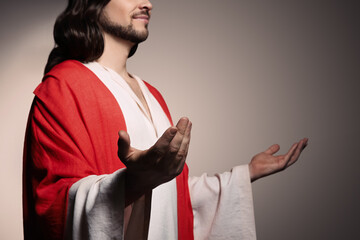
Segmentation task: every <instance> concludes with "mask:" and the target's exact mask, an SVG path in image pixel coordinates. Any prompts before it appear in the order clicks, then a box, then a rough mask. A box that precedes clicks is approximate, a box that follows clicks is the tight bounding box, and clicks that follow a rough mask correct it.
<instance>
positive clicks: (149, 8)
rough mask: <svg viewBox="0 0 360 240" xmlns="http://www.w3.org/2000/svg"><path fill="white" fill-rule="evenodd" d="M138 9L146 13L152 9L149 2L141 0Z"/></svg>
mask: <svg viewBox="0 0 360 240" xmlns="http://www.w3.org/2000/svg"><path fill="white" fill-rule="evenodd" d="M140 8H141V9H146V10H148V11H151V9H152V4H151V2H150V1H149V0H143V1H142V2H141V4H140Z"/></svg>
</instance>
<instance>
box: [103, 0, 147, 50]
mask: <svg viewBox="0 0 360 240" xmlns="http://www.w3.org/2000/svg"><path fill="white" fill-rule="evenodd" d="M151 9H152V5H151V3H150V2H149V0H110V2H109V3H108V4H107V5H106V6H105V7H104V9H103V12H102V13H101V16H100V20H99V23H100V26H101V27H102V29H103V30H104V31H105V32H107V33H109V34H111V35H113V36H115V37H119V38H122V39H125V40H129V41H131V42H133V43H140V42H142V41H145V40H146V38H147V37H148V35H149V31H148V29H147V26H148V23H149V20H150V14H151Z"/></svg>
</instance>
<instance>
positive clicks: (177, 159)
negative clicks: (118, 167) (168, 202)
mask: <svg viewBox="0 0 360 240" xmlns="http://www.w3.org/2000/svg"><path fill="white" fill-rule="evenodd" d="M191 126H192V123H191V122H190V121H189V119H188V118H186V117H183V118H181V119H180V120H179V121H178V123H177V124H176V127H175V126H172V127H169V128H168V129H167V130H166V131H165V132H164V134H163V135H162V136H161V137H160V138H159V139H158V141H157V142H156V143H155V144H154V145H153V146H152V147H151V148H149V149H148V150H144V151H141V150H138V149H135V148H133V147H131V146H130V137H129V135H128V134H127V132H125V131H120V132H119V141H118V156H119V158H120V160H121V161H122V162H123V163H124V164H125V166H126V167H127V170H126V171H127V172H126V180H125V191H126V195H127V196H126V205H128V204H130V203H131V202H133V201H135V200H136V199H137V198H138V197H140V196H141V195H143V194H144V193H145V192H147V191H149V190H151V189H153V188H155V187H156V186H158V185H160V184H162V183H165V182H168V181H170V180H171V179H173V178H175V177H176V176H177V175H179V174H180V173H181V172H182V169H183V167H184V164H185V160H186V156H187V153H188V149H189V143H190V135H191Z"/></svg>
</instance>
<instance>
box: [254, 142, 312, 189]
mask: <svg viewBox="0 0 360 240" xmlns="http://www.w3.org/2000/svg"><path fill="white" fill-rule="evenodd" d="M307 142H308V139H307V138H304V139H302V140H300V141H299V142H297V143H294V144H293V145H292V147H291V148H290V150H289V151H288V152H287V153H286V154H284V155H278V156H274V154H275V153H277V152H278V151H279V149H280V146H279V145H278V144H274V145H272V146H270V147H269V148H268V149H267V150H266V151H264V152H261V153H259V154H257V155H255V156H254V157H253V158H252V159H251V162H250V163H249V171H250V178H251V182H253V181H255V180H257V179H259V178H262V177H265V176H268V175H271V174H274V173H276V172H279V171H283V170H285V169H286V168H288V167H289V166H291V165H292V164H294V163H295V162H296V161H297V160H298V158H299V156H300V153H301V152H302V150H304V148H305V147H306V146H307Z"/></svg>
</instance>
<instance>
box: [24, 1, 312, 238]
mask: <svg viewBox="0 0 360 240" xmlns="http://www.w3.org/2000/svg"><path fill="white" fill-rule="evenodd" d="M151 10H152V5H151V3H150V2H149V1H148V0H111V1H109V0H105V1H94V0H93V1H90V0H88V1H85V0H70V1H69V4H68V7H67V8H66V10H65V11H64V12H63V13H62V14H61V15H60V16H59V17H58V19H57V21H56V23H55V27H54V38H55V42H56V47H55V48H54V49H53V51H52V52H51V53H50V56H49V60H48V64H47V66H46V68H45V73H46V74H45V76H44V79H43V81H42V83H41V84H40V85H39V86H38V87H37V89H36V90H35V92H34V93H35V99H34V102H33V105H32V109H31V112H30V115H29V121H28V129H27V134H26V142H25V151H24V233H25V238H26V239H61V238H69V239H177V238H178V239H193V238H194V237H195V238H196V239H207V238H212V239H222V238H226V239H238V238H245V239H255V238H256V234H255V225H254V216H253V206H252V195H251V186H250V185H251V184H250V182H251V181H255V180H256V179H258V178H261V177H264V176H266V175H269V174H272V173H275V172H277V171H280V170H283V169H285V168H287V167H288V166H290V165H292V164H293V163H294V162H296V161H297V159H298V157H299V155H300V153H301V151H302V150H303V149H304V147H305V146H306V145H307V139H303V140H301V141H299V142H298V143H295V144H294V145H293V146H292V147H291V148H290V150H289V151H288V153H287V154H285V155H280V156H273V155H274V154H275V153H276V152H277V151H278V150H279V146H278V145H272V146H271V147H270V148H269V149H267V150H266V151H264V152H262V153H259V154H257V155H256V156H255V157H253V159H252V160H251V162H250V164H249V165H246V166H239V167H235V168H234V169H233V170H232V172H231V173H224V174H220V175H217V176H216V177H207V176H206V175H203V176H201V177H200V178H188V169H187V166H186V164H185V160H186V156H187V152H188V148H189V143H190V135H191V128H192V123H191V122H190V120H189V119H188V118H181V119H180V120H179V121H178V122H177V124H176V126H172V125H173V124H172V120H171V117H170V113H169V111H168V109H167V106H166V104H165V101H164V100H163V98H162V97H161V95H160V93H159V92H158V91H157V90H156V89H155V88H154V87H152V86H151V85H150V84H148V83H146V82H144V81H142V80H140V79H139V78H138V77H137V76H135V75H133V74H130V73H128V71H127V69H126V61H127V58H128V57H130V56H131V55H133V54H134V53H135V51H136V48H137V44H138V43H140V42H142V41H144V40H146V38H147V36H148V28H147V26H148V23H149V20H150V16H151Z"/></svg>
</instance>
